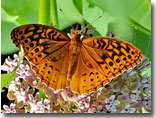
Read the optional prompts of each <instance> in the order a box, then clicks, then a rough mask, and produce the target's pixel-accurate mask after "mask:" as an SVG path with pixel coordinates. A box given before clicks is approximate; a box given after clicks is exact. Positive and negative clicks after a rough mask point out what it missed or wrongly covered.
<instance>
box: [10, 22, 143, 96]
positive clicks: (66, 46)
mask: <svg viewBox="0 0 156 118" xmlns="http://www.w3.org/2000/svg"><path fill="white" fill-rule="evenodd" d="M11 38H12V40H13V43H15V45H16V46H17V47H18V48H20V45H21V46H22V47H23V49H24V56H25V58H26V59H27V60H28V62H29V64H30V65H31V68H32V70H34V71H35V73H36V75H37V76H38V77H39V78H40V79H41V81H42V82H44V83H46V84H47V85H48V87H51V88H53V89H55V90H57V89H65V88H66V87H70V88H71V90H72V91H74V92H77V93H79V94H84V93H87V94H89V93H91V92H93V91H98V89H99V88H100V87H104V86H105V85H106V84H108V83H110V82H111V80H112V78H115V77H117V76H119V75H121V74H122V73H123V72H124V71H126V70H129V69H130V68H133V67H135V66H136V65H137V64H138V63H139V62H140V61H141V60H142V58H143V54H142V52H141V51H140V50H139V49H138V48H136V47H135V46H134V45H132V44H130V43H128V42H125V41H122V40H119V39H116V38H112V37H102V36H95V37H87V38H82V36H81V31H80V30H75V31H74V32H73V34H72V36H71V37H69V36H68V35H67V34H65V33H63V32H62V31H60V30H58V29H56V28H54V27H52V26H46V25H40V24H28V25H23V26H20V27H17V28H15V29H14V30H13V31H12V32H11Z"/></svg>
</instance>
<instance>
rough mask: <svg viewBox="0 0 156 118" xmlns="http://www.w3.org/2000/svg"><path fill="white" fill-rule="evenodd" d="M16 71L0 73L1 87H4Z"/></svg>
mask: <svg viewBox="0 0 156 118" xmlns="http://www.w3.org/2000/svg"><path fill="white" fill-rule="evenodd" d="M15 76H16V72H15V71H13V72H11V73H7V74H2V75H1V88H3V87H6V86H8V85H9V84H10V82H11V81H12V80H13V79H14V78H15Z"/></svg>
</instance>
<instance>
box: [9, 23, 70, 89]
mask: <svg viewBox="0 0 156 118" xmlns="http://www.w3.org/2000/svg"><path fill="white" fill-rule="evenodd" d="M11 38H12V40H13V42H14V43H15V45H16V46H17V47H18V48H20V45H21V46H22V47H23V49H24V56H25V58H26V59H27V60H28V62H29V64H30V65H31V67H32V69H33V70H34V71H35V72H36V74H37V76H38V77H40V79H41V80H42V82H45V83H46V84H47V85H48V86H50V87H52V88H54V89H63V88H65V87H66V83H67V77H66V73H67V72H66V71H67V62H68V52H69V50H68V49H69V42H70V38H69V37H68V36H67V35H65V34H63V33H62V32H61V31H59V30H57V29H55V28H53V27H51V26H45V25H39V24H29V25H24V26H20V27H17V28H15V29H14V30H13V31H12V32H11ZM62 66H63V67H64V68H62Z"/></svg>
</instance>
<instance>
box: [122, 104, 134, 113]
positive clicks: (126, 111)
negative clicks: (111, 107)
mask: <svg viewBox="0 0 156 118" xmlns="http://www.w3.org/2000/svg"><path fill="white" fill-rule="evenodd" d="M135 110H136V109H135V108H131V107H130V105H129V104H128V105H126V106H125V108H124V109H123V110H122V111H121V113H134V112H135Z"/></svg>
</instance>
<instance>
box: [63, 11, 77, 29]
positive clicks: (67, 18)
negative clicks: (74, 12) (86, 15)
mask: <svg viewBox="0 0 156 118" xmlns="http://www.w3.org/2000/svg"><path fill="white" fill-rule="evenodd" d="M60 11H61V13H62V14H63V15H64V17H65V18H66V20H67V21H68V23H69V24H70V22H69V20H68V18H67V16H66V15H65V14H64V12H63V11H62V9H60ZM70 26H71V27H72V29H74V27H73V26H72V25H70Z"/></svg>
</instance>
